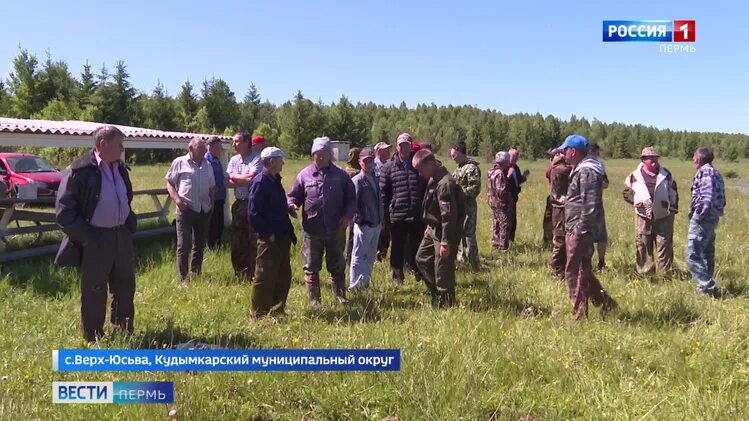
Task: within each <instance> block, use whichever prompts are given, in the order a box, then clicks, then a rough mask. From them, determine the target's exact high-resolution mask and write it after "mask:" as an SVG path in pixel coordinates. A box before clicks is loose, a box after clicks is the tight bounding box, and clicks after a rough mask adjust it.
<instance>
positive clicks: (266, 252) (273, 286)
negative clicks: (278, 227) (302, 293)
mask: <svg viewBox="0 0 749 421" xmlns="http://www.w3.org/2000/svg"><path fill="white" fill-rule="evenodd" d="M290 252H291V238H290V237H289V236H286V237H284V238H280V239H276V240H275V241H268V240H263V239H258V241H257V261H256V263H255V280H254V281H253V283H252V304H251V307H250V316H252V317H261V316H264V315H266V314H269V313H275V312H278V313H283V311H284V308H285V307H286V297H288V295H289V288H290V287H291V255H290Z"/></svg>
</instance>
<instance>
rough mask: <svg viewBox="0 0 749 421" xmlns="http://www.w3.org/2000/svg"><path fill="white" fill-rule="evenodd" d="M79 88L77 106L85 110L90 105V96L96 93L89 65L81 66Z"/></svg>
mask: <svg viewBox="0 0 749 421" xmlns="http://www.w3.org/2000/svg"><path fill="white" fill-rule="evenodd" d="M80 85H81V87H80V90H79V94H78V104H79V105H80V106H81V107H82V108H85V107H86V106H88V105H89V104H91V96H93V95H94V93H95V92H96V86H97V84H96V81H95V80H94V74H93V73H92V72H91V65H90V64H88V61H87V62H86V64H84V65H83V72H82V73H81V83H80Z"/></svg>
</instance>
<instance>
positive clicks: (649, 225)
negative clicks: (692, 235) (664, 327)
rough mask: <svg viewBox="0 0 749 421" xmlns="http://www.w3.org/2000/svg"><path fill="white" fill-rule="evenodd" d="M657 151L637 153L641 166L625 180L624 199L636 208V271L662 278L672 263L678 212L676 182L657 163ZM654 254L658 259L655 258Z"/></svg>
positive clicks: (649, 150)
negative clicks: (655, 253)
mask: <svg viewBox="0 0 749 421" xmlns="http://www.w3.org/2000/svg"><path fill="white" fill-rule="evenodd" d="M659 156H660V155H658V151H656V150H655V148H652V147H647V148H645V149H643V150H642V153H641V154H640V159H641V161H642V162H641V163H640V165H638V166H637V169H635V170H634V171H633V172H632V173H631V174H630V175H629V176H627V178H626V179H625V180H624V186H625V187H624V192H623V195H624V200H626V201H627V202H628V203H629V204H631V205H633V206H634V208H635V234H636V238H637V240H636V241H637V272H638V273H639V274H641V275H645V274H648V273H651V272H652V271H653V269H654V268H655V266H656V262H657V266H658V273H660V274H662V275H665V274H668V272H670V271H671V269H672V268H673V263H674V242H673V237H674V216H675V215H676V213H677V212H678V210H679V193H678V191H677V189H676V180H674V178H673V176H672V175H671V173H670V172H669V171H668V170H667V169H666V168H664V167H662V166H661V165H660V164H659V163H658V158H659ZM654 250H655V251H657V253H658V256H657V259H656V258H654Z"/></svg>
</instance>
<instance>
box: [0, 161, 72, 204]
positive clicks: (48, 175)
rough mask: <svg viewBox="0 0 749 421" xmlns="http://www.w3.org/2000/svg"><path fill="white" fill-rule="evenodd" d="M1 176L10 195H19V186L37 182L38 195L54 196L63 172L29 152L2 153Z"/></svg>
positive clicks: (0, 162)
mask: <svg viewBox="0 0 749 421" xmlns="http://www.w3.org/2000/svg"><path fill="white" fill-rule="evenodd" d="M0 178H1V179H2V182H3V183H5V186H6V187H7V190H8V197H15V196H17V195H18V186H21V185H24V184H31V183H33V184H35V185H36V195H37V197H50V196H52V197H54V196H55V195H56V194H57V188H58V187H59V186H60V179H61V178H62V174H61V173H60V171H59V170H58V169H57V168H55V166H54V165H52V164H50V163H49V161H47V160H46V159H44V158H42V157H40V156H37V155H34V154H28V153H0Z"/></svg>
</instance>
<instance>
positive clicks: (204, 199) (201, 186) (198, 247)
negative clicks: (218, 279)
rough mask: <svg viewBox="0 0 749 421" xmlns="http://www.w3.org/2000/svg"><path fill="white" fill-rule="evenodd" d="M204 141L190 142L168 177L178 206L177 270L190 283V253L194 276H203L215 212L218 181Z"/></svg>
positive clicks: (167, 186)
mask: <svg viewBox="0 0 749 421" xmlns="http://www.w3.org/2000/svg"><path fill="white" fill-rule="evenodd" d="M206 149H207V148H206V144H205V141H203V139H200V138H197V137H196V138H193V139H192V140H190V146H189V148H188V150H189V151H188V153H187V155H183V156H180V157H178V158H176V159H175V160H174V161H173V162H172V166H171V168H169V171H168V172H167V173H166V177H165V178H166V180H167V183H166V188H167V190H168V191H169V197H170V198H171V199H172V201H173V202H174V203H175V204H176V205H177V270H178V271H179V276H180V279H181V280H182V282H185V281H186V280H187V270H188V266H187V260H188V256H189V254H188V253H189V252H188V250H190V249H191V251H192V258H191V260H190V272H192V273H194V274H198V273H200V270H201V267H202V265H203V251H204V250H205V246H206V240H207V236H208V221H209V218H210V215H211V210H212V209H213V196H214V194H215V189H216V180H215V178H214V175H213V167H212V166H211V163H210V162H209V161H208V160H207V159H205V153H206Z"/></svg>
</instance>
